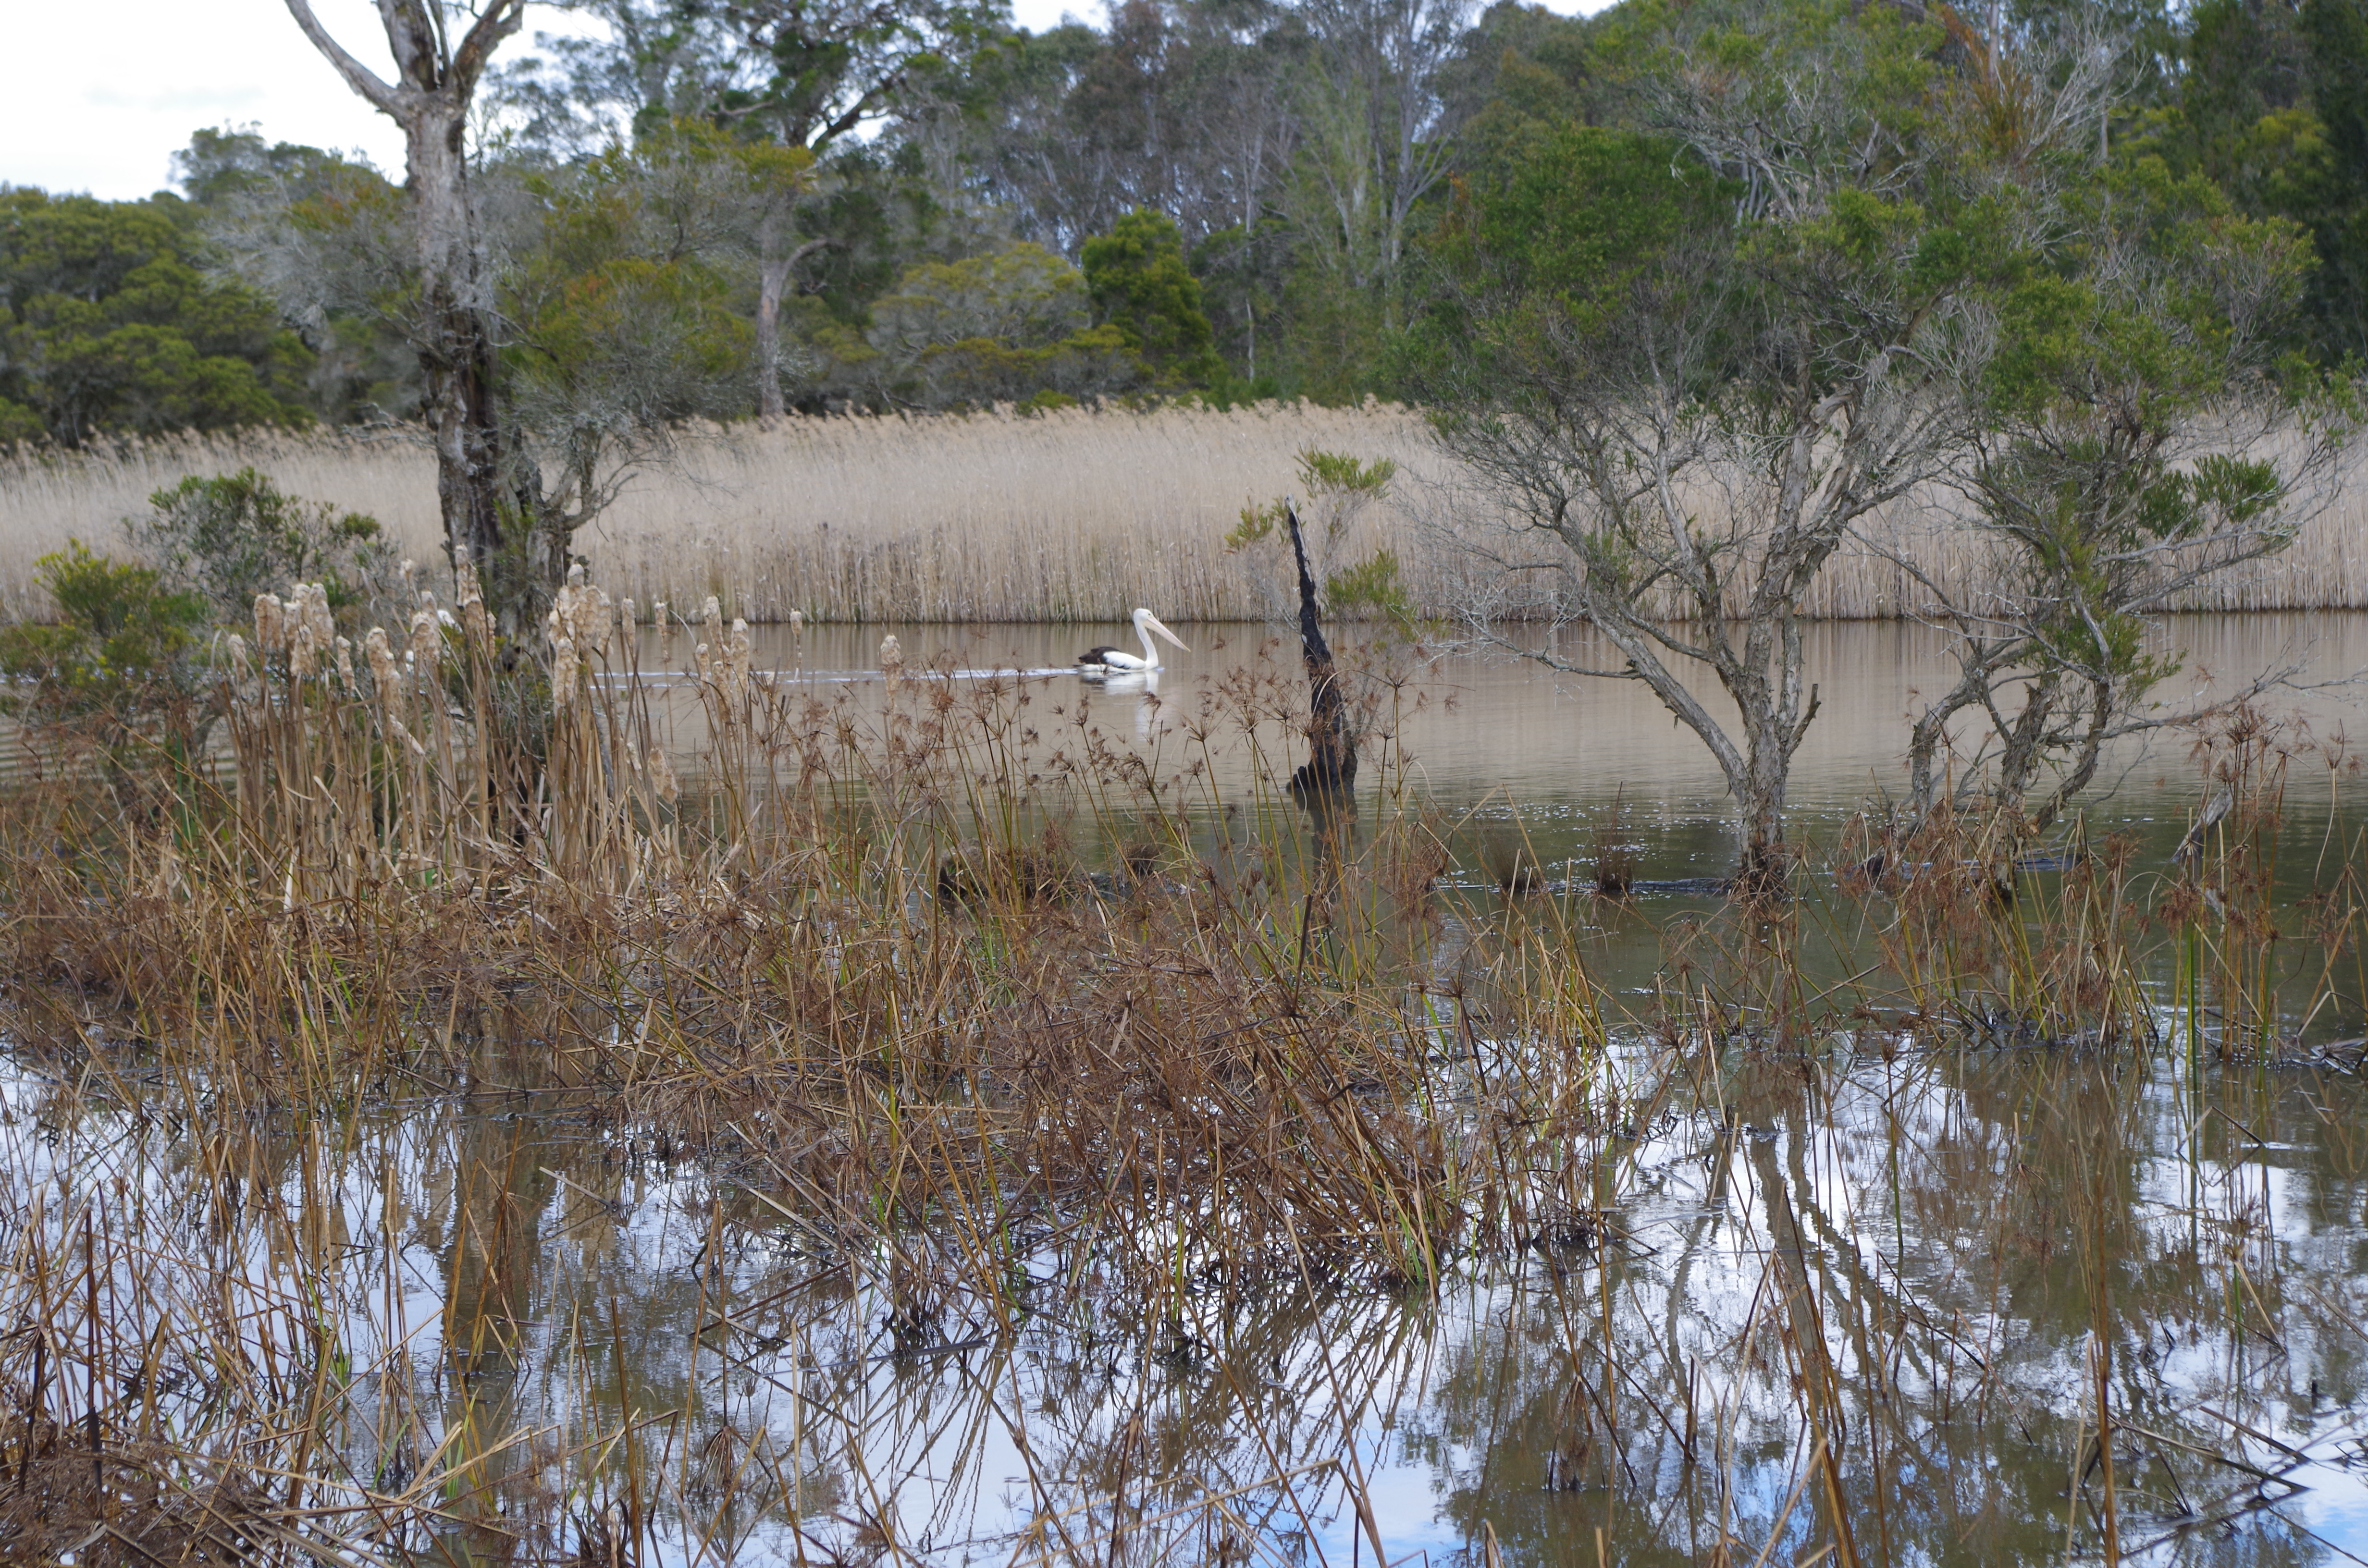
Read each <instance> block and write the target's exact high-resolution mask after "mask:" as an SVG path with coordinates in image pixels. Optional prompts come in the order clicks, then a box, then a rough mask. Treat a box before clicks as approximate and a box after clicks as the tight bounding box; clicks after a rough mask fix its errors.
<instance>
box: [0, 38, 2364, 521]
mask: <svg viewBox="0 0 2368 1568" xmlns="http://www.w3.org/2000/svg"><path fill="white" fill-rule="evenodd" d="M590 9H591V10H592V11H593V12H594V13H595V14H596V15H597V16H598V17H599V18H600V19H601V20H602V21H603V22H605V24H606V32H605V35H604V36H598V37H594V38H589V39H568V40H551V39H542V40H538V48H537V49H536V50H535V51H532V52H531V53H527V54H522V55H520V56H519V57H518V58H517V59H516V60H514V61H511V62H508V63H507V64H502V63H499V62H497V63H496V64H495V68H494V70H493V71H492V73H491V74H489V76H488V79H487V81H486V84H485V85H484V89H483V90H482V92H481V94H480V99H481V104H482V107H483V110H484V113H483V116H482V118H483V119H484V123H485V124H488V125H490V126H492V127H494V128H495V130H494V132H493V134H491V135H488V136H486V137H484V139H483V140H482V142H481V143H480V144H479V145H478V146H476V147H475V148H474V149H472V157H473V160H474V167H473V170H472V175H473V179H474V185H473V189H474V193H475V199H476V200H477V202H478V204H479V206H480V208H481V210H482V211H481V216H482V220H483V224H482V233H481V236H480V238H479V244H481V245H482V246H483V247H484V249H485V250H486V252H487V260H488V262H489V264H490V265H489V266H488V267H486V269H485V271H484V286H485V287H486V289H487V290H488V291H489V292H490V293H491V294H492V295H493V296H494V298H493V299H491V300H489V301H487V303H489V304H490V305H492V306H493V307H494V309H493V312H492V314H493V316H494V319H495V322H496V323H497V326H496V329H495V347H496V352H497V354H498V355H499V357H500V358H499V363H497V364H496V365H495V367H494V368H493V369H494V373H495V374H496V375H499V376H502V377H504V378H507V379H509V380H512V381H515V382H516V385H517V390H518V392H519V394H520V396H521V397H522V398H523V399H524V400H525V401H526V402H527V403H541V404H544V405H552V404H554V403H565V402H567V401H569V400H571V399H575V400H584V399H590V400H591V401H593V402H595V403H601V404H603V405H604V410H603V412H602V415H601V418H602V419H603V420H605V421H606V423H607V424H609V426H612V427H617V428H622V427H623V426H624V425H626V424H630V423H632V422H633V421H636V420H645V419H648V418H655V417H690V416H713V417H729V416H734V415H746V414H756V413H764V412H769V411H771V410H773V409H775V408H780V407H797V408H802V409H807V410H814V411H820V410H827V409H834V408H847V407H863V408H871V409H882V408H894V407H922V408H933V409H935V408H948V407H960V406H964V405H975V404H980V403H990V402H1023V403H1024V402H1026V401H1028V400H1030V399H1035V400H1039V401H1040V402H1063V401H1070V400H1092V399H1097V398H1106V397H1112V396H1126V395H1145V394H1149V395H1168V394H1173V393H1176V392H1195V393H1198V394H1200V395H1204V396H1210V397H1213V398H1216V399H1219V400H1234V399H1240V398H1250V397H1273V396H1304V397H1309V398H1313V399H1316V400H1319V401H1326V402H1346V401H1353V400H1356V399H1359V398H1361V397H1363V396H1365V395H1368V394H1380V395H1384V396H1388V395H1402V394H1403V393H1404V392H1406V390H1407V386H1408V375H1407V371H1406V366H1405V364H1404V357H1403V355H1402V354H1401V353H1400V352H1399V351H1398V350H1399V349H1400V348H1401V347H1402V343H1403V334H1404V329H1405V328H1406V324H1407V323H1408V322H1409V321H1410V320H1413V319H1415V318H1417V317H1418V316H1419V315H1420V314H1421V312H1423V310H1424V309H1425V308H1426V307H1427V305H1428V304H1429V302H1430V301H1433V300H1434V299H1435V298H1436V296H1437V294H1438V292H1439V289H1438V284H1439V282H1440V278H1439V276H1438V275H1439V273H1440V269H1441V268H1443V267H1452V266H1453V265H1455V262H1454V259H1453V256H1454V253H1453V247H1452V246H1442V245H1441V244H1440V235H1441V233H1443V232H1444V229H1445V227H1446V226H1447V221H1448V220H1449V218H1450V217H1451V215H1452V212H1453V211H1454V210H1455V209H1456V205H1457V203H1458V201H1459V199H1463V197H1462V194H1461V193H1463V192H1466V191H1468V190H1469V189H1470V188H1471V187H1472V186H1473V184H1474V182H1479V183H1483V184H1492V183H1493V184H1495V185H1497V186H1500V187H1501V186H1502V185H1504V184H1506V183H1507V182H1508V181H1509V182H1515V183H1518V182H1520V180H1521V179H1523V178H1525V177H1528V176H1526V175H1525V174H1524V170H1525V168H1527V167H1528V166H1529V165H1540V166H1539V167H1537V168H1536V169H1535V171H1534V173H1535V174H1536V175H1537V176H1541V177H1546V178H1552V177H1555V175H1556V172H1557V171H1556V170H1555V169H1554V167H1553V166H1552V164H1553V161H1554V160H1555V159H1557V158H1560V157H1562V156H1564V155H1565V153H1566V151H1567V149H1566V148H1565V147H1563V146H1562V145H1561V144H1560V143H1559V142H1558V141H1557V132H1558V131H1559V130H1560V129H1562V128H1566V127H1570V126H1575V125H1588V126H1596V127H1623V126H1633V125H1636V124H1640V123H1643V122H1645V121H1646V120H1648V119H1650V118H1651V100H1652V98H1653V96H1654V94H1655V93H1656V91H1658V90H1659V89H1660V87H1661V85H1662V84H1659V83H1657V82H1656V80H1655V77H1654V59H1653V44H1654V40H1655V39H1656V37H1657V36H1659V34H1660V32H1661V30H1662V29H1663V28H1664V25H1665V22H1666V18H1665V17H1662V16H1661V14H1660V12H1661V10H1662V7H1659V6H1653V5H1647V4H1645V3H1643V0H1631V3H1630V4H1629V5H1626V6H1620V7H1617V8H1615V9H1613V10H1611V11H1608V12H1606V13H1603V14H1602V15H1600V16H1599V17H1595V18H1593V19H1590V20H1581V19H1575V18H1567V17H1557V16H1554V15H1552V14H1550V13H1547V12H1544V11H1543V10H1539V9H1534V8H1531V7H1525V6H1518V5H1512V4H1501V5H1498V6H1494V7H1492V8H1491V9H1489V10H1488V11H1486V13H1485V14H1483V15H1480V16H1478V17H1473V16H1472V14H1471V13H1470V12H1469V11H1468V10H1467V9H1465V8H1464V7H1463V6H1457V5H1455V4H1452V3H1451V4H1439V3H1435V0H1403V3H1397V4H1386V3H1383V0H1301V3H1299V4H1293V5H1281V4H1274V3H1271V0H1127V3H1126V4H1123V5H1121V6H1116V7H1114V8H1113V10H1112V11H1111V13H1110V17H1109V19H1108V24H1107V26H1105V27H1100V28H1097V27H1093V26H1089V25H1087V24H1084V23H1075V22H1073V23H1069V24H1067V25H1064V26H1062V27H1059V28H1053V29H1052V30H1050V31H1047V32H1043V33H1040V34H1030V33H1027V32H1024V31H1018V30H1015V29H1013V28H1010V26H1009V25H1008V17H1007V15H1006V14H1005V13H1004V12H1003V11H1002V10H1001V9H1000V8H999V7H998V6H996V5H993V4H971V3H966V0H906V3H901V4H882V5H875V6H866V7H853V8H846V9H845V10H843V11H833V12H832V13H830V15H829V17H827V18H825V17H823V16H822V14H821V13H819V12H817V11H815V10H814V8H812V7H808V6H802V5H796V4H789V3H784V0H754V3H750V4H740V5H730V6H716V5H712V4H709V3H707V0H603V3H602V4H600V5H598V6H592V7H590ZM1918 19H1926V20H1930V21H1932V22H1935V23H1937V24H1938V26H1937V36H1940V37H1941V38H1942V39H1943V40H1944V41H1943V43H1942V44H1941V48H1943V49H1953V50H1956V51H1959V52H1961V53H1965V52H1978V51H1981V50H1983V49H1985V48H1987V44H1986V43H1985V41H1984V36H1983V34H1982V32H1981V31H1980V30H1978V29H1977V28H1976V26H1975V24H1974V23H1972V22H1969V21H1966V20H1964V19H1961V18H1959V17H1957V16H1956V14H1955V13H1953V12H1950V11H1948V10H1947V9H1946V8H1945V7H1941V8H1938V9H1936V11H1935V12H1934V14H1933V16H1932V17H1930V18H1922V17H1920V15H1919V17H1918ZM1979 26H1980V28H1998V29H1999V30H2001V31H2015V32H2021V33H2027V34H2032V35H2045V34H2057V35H2060V34H2064V33H2066V32H2069V31H2075V30H2079V29H2084V28H2085V29H2089V30H2090V31H2092V32H2094V33H2095V34H2096V36H2097V40H2098V41H2097V46H2098V47H2100V48H2108V47H2110V48H2113V49H2115V50H2116V51H2117V58H2116V61H2115V64H2114V70H2115V71H2116V73H2117V74H2118V75H2119V76H2120V77H2121V79H2122V80H2121V83H2120V90H2119V91H2118V93H2117V95H2116V100H2115V108H2113V110H2112V115H2111V117H2110V119H2109V120H2108V122H2107V123H2104V124H2102V125H2100V127H2099V134H2100V136H2101V137H2105V138H2108V139H2110V141H2111V142H2112V145H2113V147H2114V150H2115V152H2116V154H2117V155H2119V156H2121V157H2123V158H2126V159H2130V160H2136V159H2141V158H2157V159H2159V160H2161V161H2162V163H2163V164H2164V165H2166V166H2167V167H2168V168H2169V170H2170V172H2172V173H2173V174H2174V175H2181V174H2201V175H2203V176H2206V177H2208V178H2209V179H2210V180H2211V181H2213V182H2214V185H2216V186H2217V187H2218V188H2219V189H2221V190H2222V191H2223V192H2225V193H2226V197H2227V199H2228V200H2229V201H2230V203H2231V204H2232V206H2233V207H2234V208H2235V209H2236V210H2238V211H2240V212H2243V213H2245V214H2248V215H2250V216H2255V217H2279V218H2283V219H2286V220H2288V221H2291V222H2294V223H2295V224H2297V225H2299V226H2300V227H2301V229H2302V230H2304V231H2305V233H2306V234H2307V236H2308V238H2309V240H2310V243H2311V245H2312V248H2313V250H2314V252H2315V255H2316V259H2317V266H2316V267H2315V268H2314V269H2313V271H2312V274H2311V277H2310V278H2309V280H2308V282H2307V283H2306V285H2305V292H2306V310H2305V315H2304V322H2303V325H2302V328H2301V329H2300V331H2299V332H2298V334H2297V340H2296V341H2295V343H2294V345H2293V347H2294V348H2296V349H2297V350H2300V351H2302V352H2305V353H2306V354H2308V355H2310V356H2311V357H2313V358H2316V359H2317V360H2318V361H2320V362H2322V363H2328V364H2334V363H2339V362H2340V361H2341V360H2342V359H2343V358H2345V357H2346V356H2357V355H2362V354H2368V3H2363V0H2303V3H2302V4H2300V5H2290V4H2286V3H2284V0H2210V3H2208V4H2205V5H2203V6H2197V7H2194V8H2192V10H2188V11H2184V12H2181V13H2180V14H2178V15H2176V16H2174V15H2172V14H2171V13H2169V11H2167V10H2159V9H2157V10H2153V11H2148V10H2146V9H2144V8H2136V9H2130V8H2124V9H2123V10H2122V11H2121V12H2120V13H2119V14H2113V15H2107V14H2105V13H2104V12H2102V11H2100V10H2099V9H2098V8H2097V7H2094V6H2036V7H2026V8H2023V9H2021V10H2019V11H2017V12H2013V13H2009V14H2007V15H2005V16H2004V17H1998V16H1995V15H1994V16H1992V17H1987V18H1982V19H1981V21H1980V24H1979ZM177 173H178V176H179V177H178V184H179V187H180V189H179V191H178V192H177V193H160V194H159V195H158V196H156V197H154V198H152V199H149V200H147V201H143V202H101V201H95V200H92V199H88V198H81V197H72V196H51V195H45V194H44V193H42V192H40V191H37V190H28V189H21V188H20V189H11V190H7V191H6V192H5V193H0V332H5V347H0V438H6V439H28V438H37V437H40V438H46V439H49V440H51V441H56V442H60V443H63V444H69V445H71V444H77V443H81V442H84V441H87V440H89V439H90V438H92V437H95V436H97V435H99V434H102V433H108V432H140V431H155V430H162V429H168V428H187V427H197V428H216V427H222V426H233V425H242V424H257V423H281V424H292V423H302V422H305V421H308V420H316V419H317V420H326V421H332V422H343V421H350V420H355V419H359V418H364V417H369V416H371V415H392V416H397V417H410V416H414V415H416V414H417V413H418V412H419V405H420V403H421V401H422V398H423V395H424V389H423V386H422V384H421V376H422V371H421V368H420V363H419V358H418V355H417V353H416V342H415V341H414V338H415V337H416V334H413V333H410V332H408V331H407V330H406V324H405V323H404V321H403V320H401V319H399V318H400V317H401V316H402V314H403V312H404V310H405V309H406V306H405V305H404V301H402V299H401V298H400V296H401V295H402V293H403V290H404V287H405V280H404V277H403V275H402V274H403V259H404V258H403V256H402V252H403V250H404V238H403V217H402V211H401V209H402V206H403V203H404V199H405V198H404V191H403V190H402V189H401V188H400V187H398V186H397V185H396V184H395V183H393V181H392V180H391V179H390V178H389V177H388V176H385V175H383V174H381V172H380V171H377V170H374V169H370V168H367V167H364V166H361V165H356V164H353V163H351V162H348V161H347V160H345V159H342V158H339V157H337V156H335V155H333V154H331V153H324V152H322V151H320V150H318V149H314V148H311V147H305V146H301V145H295V144H290V143H284V142H282V143H272V142H267V141H266V140H265V139H264V138H263V137H261V136H260V135H257V134H256V133H255V132H253V131H200V132H199V134H198V135H197V136H196V138H195V139H194V140H193V142H191V144H190V146H189V147H188V149H187V150H185V151H184V152H183V153H180V154H179V156H178V159H177ZM1563 173H1565V174H1566V175H1567V176H1568V177H1571V178H1577V177H1581V176H1580V175H1579V174H1578V172H1577V171H1576V170H1565V171H1563ZM575 444H576V445H578V446H580V445H582V438H581V437H580V436H579V437H578V439H577V441H576V443H575ZM587 483H592V484H594V485H595V486H596V487H597V485H598V483H600V481H599V480H598V479H597V478H592V479H588V480H587Z"/></svg>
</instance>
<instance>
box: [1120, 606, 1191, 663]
mask: <svg viewBox="0 0 2368 1568" xmlns="http://www.w3.org/2000/svg"><path fill="white" fill-rule="evenodd" d="M1134 630H1135V633H1136V635H1138V636H1140V637H1142V638H1143V640H1144V641H1143V645H1144V647H1145V648H1148V647H1150V646H1151V638H1150V635H1149V634H1150V633H1152V632H1155V631H1156V632H1157V633H1159V635H1160V636H1162V637H1165V638H1166V639H1167V641H1168V642H1172V643H1174V644H1175V645H1176V647H1177V648H1178V650H1179V651H1181V652H1183V653H1190V652H1191V651H1192V650H1191V649H1190V648H1187V647H1185V646H1184V639H1182V638H1181V637H1178V636H1177V635H1176V633H1174V632H1173V631H1168V630H1167V628H1166V627H1165V626H1162V625H1161V624H1159V618H1158V617H1157V616H1156V615H1154V614H1152V613H1151V612H1150V611H1149V610H1147V609H1140V608H1139V609H1137V610H1136V611H1135V612H1134Z"/></svg>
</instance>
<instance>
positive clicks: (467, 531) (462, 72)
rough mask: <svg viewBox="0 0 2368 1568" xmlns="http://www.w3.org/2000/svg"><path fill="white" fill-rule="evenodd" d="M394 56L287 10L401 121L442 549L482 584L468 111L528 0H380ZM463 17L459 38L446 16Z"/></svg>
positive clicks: (482, 485)
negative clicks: (449, 1)
mask: <svg viewBox="0 0 2368 1568" xmlns="http://www.w3.org/2000/svg"><path fill="white" fill-rule="evenodd" d="M377 4H378V13H379V19H380V21H381V24H382V25H383V26H384V28H385V29H386V41H387V48H388V50H389V51H391V52H392V53H393V57H394V66H395V79H394V80H393V81H392V82H390V81H387V80H386V79H384V78H383V77H381V76H380V75H379V74H377V73H376V72H373V71H372V70H370V68H369V67H368V66H366V65H364V64H363V63H362V62H360V61H359V60H357V59H355V58H354V57H353V55H352V54H350V53H348V52H347V50H346V48H345V46H344V45H342V44H340V43H338V42H337V40H336V39H334V38H332V37H331V36H330V35H329V32H328V29H327V28H324V27H323V26H322V25H321V22H320V19H319V18H318V17H315V16H314V15H313V7H312V6H311V4H310V0H288V11H289V14H290V16H292V17H295V18H296V25H297V26H298V27H299V28H302V29H303V32H304V36H305V37H306V38H307V39H309V40H312V43H313V48H315V49H317V50H319V51H321V54H322V56H323V58H324V59H326V60H327V61H328V62H329V63H330V64H331V65H332V66H334V67H335V68H336V72H337V74H338V75H340V76H342V77H343V78H344V79H345V82H346V85H347V86H349V87H351V88H352V89H353V90H354V91H355V92H356V93H357V94H359V96H360V97H361V98H362V99H363V101H365V102H366V103H368V104H369V105H370V107H371V108H375V109H377V110H378V111H379V112H380V113H381V114H383V115H385V116H386V117H387V118H388V119H392V120H393V121H394V122H395V123H396V124H397V125H399V126H401V127H402V128H403V142H404V188H405V192H406V195H407V197H408V199H409V203H410V218H411V227H412V239H413V244H414V251H415V259H416V266H417V268H418V272H417V278H416V289H417V301H416V307H415V309H416V312H417V316H416V327H415V331H414V334H413V339H414V344H415V347H416V349H417V352H418V355H419V368H420V372H421V376H422V379H423V381H424V382H425V386H424V392H425V402H426V404H427V422H428V426H429V427H430V429H431V431H432V432H433V435H434V439H435V444H436V488H437V496H438V500H439V501H440V503H441V504H442V508H443V513H444V537H445V548H446V550H447V551H449V552H450V555H451V557H452V562H453V564H454V565H455V566H458V565H460V564H461V562H468V563H469V564H470V565H472V566H473V567H475V568H476V569H477V570H478V571H479V573H480V574H483V575H484V578H485V579H486V581H488V582H489V583H493V582H497V581H498V580H499V578H500V574H499V573H498V572H497V571H496V570H495V568H496V566H497V563H498V561H499V558H500V555H501V545H502V518H503V511H504V508H503V482H504V477H505V476H504V472H503V462H502V433H501V419H500V410H499V407H498V405H497V402H496V389H495V380H494V377H495V365H494V351H495V339H494V329H493V320H492V316H493V309H492V307H493V300H492V287H491V279H490V278H488V277H487V276H486V273H487V267H486V264H485V256H484V240H483V235H482V233H480V229H479V223H478V214H477V211H476V208H475V205H474V203H473V202H472V199H471V193H470V182H469V157H468V146H467V133H468V122H469V111H470V107H471V104H472V101H473V100H474V98H475V96H476V91H477V86H478V84H479V83H480V82H481V81H482V80H483V79H484V74H485V68H486V65H487V64H488V62H490V61H491V59H492V57H493V53H494V51H495V49H497V48H498V47H500V45H501V42H502V40H504V39H507V38H508V37H509V36H510V35H512V34H513V33H515V32H517V31H518V28H519V26H520V24H521V22H522V21H523V20H524V17H525V0H491V3H490V4H488V5H487V6H485V8H484V10H482V11H479V12H477V13H475V14H474V16H473V17H471V16H470V15H469V14H468V13H466V12H461V11H458V10H457V9H448V8H447V7H446V6H444V5H442V4H440V3H438V0H377ZM463 18H466V19H467V21H468V26H467V28H466V29H465V30H464V31H462V32H461V35H460V38H459V40H458V41H457V42H456V41H455V40H454V39H453V37H452V31H453V24H454V23H455V22H457V21H460V20H461V19H463Z"/></svg>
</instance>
